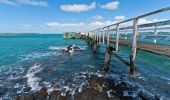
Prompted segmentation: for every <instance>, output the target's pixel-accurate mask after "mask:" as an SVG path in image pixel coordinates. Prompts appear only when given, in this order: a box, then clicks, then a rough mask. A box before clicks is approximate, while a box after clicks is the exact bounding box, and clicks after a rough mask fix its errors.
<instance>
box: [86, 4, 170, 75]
mask: <svg viewBox="0 0 170 100" xmlns="http://www.w3.org/2000/svg"><path fill="white" fill-rule="evenodd" d="M169 10H170V6H168V7H165V8H161V9H158V10H155V11H152V12H149V13H146V14H143V15H140V16H137V17H134V18H131V19H128V20H125V21H122V22H118V23H115V24H112V25H108V26H105V27H102V28H99V29H96V30H93V31H90V32H88V33H87V34H86V36H87V41H88V42H89V43H90V45H91V46H92V47H93V50H94V51H95V50H96V48H97V47H100V44H101V43H103V44H106V45H107V49H108V48H112V47H110V46H111V45H110V44H109V43H110V42H113V43H114V44H115V46H114V48H115V49H114V50H115V51H113V52H112V53H110V54H112V55H114V56H115V57H116V58H118V59H119V60H120V61H121V62H123V63H124V64H126V65H127V66H129V69H130V72H131V73H134V71H135V67H134V62H135V58H136V55H137V50H139V49H140V50H145V51H148V52H152V53H156V54H159V55H165V56H169V57H170V45H161V44H157V38H156V37H157V36H158V29H164V30H166V29H169V27H167V26H170V20H165V21H160V22H153V23H147V24H139V20H140V19H141V18H144V17H148V16H151V15H156V14H159V13H162V12H166V11H169ZM127 22H132V26H128V25H127V26H125V25H123V26H121V25H122V24H124V23H127ZM148 29H152V31H153V38H154V43H146V42H140V41H138V37H139V36H138V34H139V32H141V31H143V30H145V31H146V30H148ZM122 31H125V34H123V35H127V36H132V40H131V41H130V40H127V39H121V38H120V34H121V32H122ZM127 31H130V32H131V33H132V34H130V33H127ZM113 36H114V37H113ZM119 45H126V46H130V47H131V48H132V49H131V50H132V52H131V54H130V55H129V62H127V61H126V60H124V59H123V58H121V57H120V56H119V55H117V54H116V51H118V50H119ZM112 50H113V49H112ZM107 51H109V50H106V55H110V54H108V53H109V52H107ZM106 55H105V59H107V60H108V58H107V57H106ZM107 62H110V61H107Z"/></svg>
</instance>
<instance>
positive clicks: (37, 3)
mask: <svg viewBox="0 0 170 100" xmlns="http://www.w3.org/2000/svg"><path fill="white" fill-rule="evenodd" d="M17 2H18V3H21V4H26V5H32V6H48V3H47V2H45V1H35V0H17Z"/></svg>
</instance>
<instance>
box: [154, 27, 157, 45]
mask: <svg viewBox="0 0 170 100" xmlns="http://www.w3.org/2000/svg"><path fill="white" fill-rule="evenodd" d="M157 35H158V32H157V26H155V29H154V40H153V42H154V43H156V38H157Z"/></svg>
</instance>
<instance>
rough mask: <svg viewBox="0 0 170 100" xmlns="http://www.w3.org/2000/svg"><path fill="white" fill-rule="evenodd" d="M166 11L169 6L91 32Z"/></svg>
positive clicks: (169, 8)
mask: <svg viewBox="0 0 170 100" xmlns="http://www.w3.org/2000/svg"><path fill="white" fill-rule="evenodd" d="M168 10H170V6H168V7H164V8H161V9H158V10H155V11H152V12H149V13H146V14H143V15H139V16H137V17H134V18H131V19H128V20H124V21H121V22H118V23H115V24H111V25H108V26H105V27H102V28H98V29H95V30H93V31H91V32H94V31H97V30H101V29H104V28H107V27H111V26H115V25H117V24H122V23H125V22H128V21H132V20H135V19H140V18H143V17H147V16H150V15H154V14H157V13H161V12H165V11H168Z"/></svg>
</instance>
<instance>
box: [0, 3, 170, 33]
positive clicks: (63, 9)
mask: <svg viewBox="0 0 170 100" xmlns="http://www.w3.org/2000/svg"><path fill="white" fill-rule="evenodd" d="M169 5H170V0H0V32H5V33H11V32H12V33H61V32H65V31H77V32H79V31H83V32H85V31H90V30H92V29H95V28H98V27H102V26H105V25H108V24H112V23H114V22H117V21H122V20H125V19H128V18H132V17H135V16H137V15H140V14H143V13H146V12H149V11H153V10H156V9H159V8H162V7H166V6H169ZM169 17H170V13H165V14H159V15H156V16H153V17H149V18H144V19H142V20H141V23H142V22H152V21H159V20H164V19H168V18H169Z"/></svg>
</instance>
